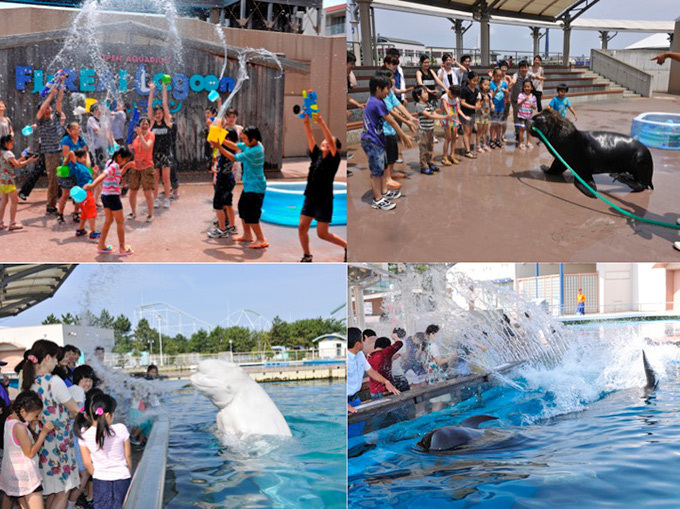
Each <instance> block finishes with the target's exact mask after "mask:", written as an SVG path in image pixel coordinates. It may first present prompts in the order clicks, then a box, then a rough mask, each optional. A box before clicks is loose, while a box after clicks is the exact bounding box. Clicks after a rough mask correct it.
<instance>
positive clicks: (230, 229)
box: [224, 226, 238, 235]
mask: <svg viewBox="0 0 680 509" xmlns="http://www.w3.org/2000/svg"><path fill="white" fill-rule="evenodd" d="M224 231H225V232H227V233H228V234H229V235H236V234H237V233H238V230H237V229H236V227H235V226H227V227H226V228H225V229H224Z"/></svg>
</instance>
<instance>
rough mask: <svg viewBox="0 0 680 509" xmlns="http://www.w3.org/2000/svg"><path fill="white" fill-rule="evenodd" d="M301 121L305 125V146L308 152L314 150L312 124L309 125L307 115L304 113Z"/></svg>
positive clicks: (314, 141) (314, 142)
mask: <svg viewBox="0 0 680 509" xmlns="http://www.w3.org/2000/svg"><path fill="white" fill-rule="evenodd" d="M303 123H304V125H305V135H306V136H307V147H308V148H309V151H310V152H314V147H316V140H315V139H314V134H312V126H310V125H309V115H305V118H304V120H303Z"/></svg>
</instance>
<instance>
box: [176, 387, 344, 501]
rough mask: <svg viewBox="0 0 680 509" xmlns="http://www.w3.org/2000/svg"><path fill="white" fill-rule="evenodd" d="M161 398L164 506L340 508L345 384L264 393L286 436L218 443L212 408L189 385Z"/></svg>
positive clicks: (275, 388)
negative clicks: (165, 443) (165, 441)
mask: <svg viewBox="0 0 680 509" xmlns="http://www.w3.org/2000/svg"><path fill="white" fill-rule="evenodd" d="M169 383H175V384H177V390H175V391H174V392H173V393H172V394H170V395H169V396H166V397H165V398H164V400H163V406H164V407H165V408H166V409H167V412H168V415H169V416H170V422H171V428H170V444H169V450H168V467H167V472H166V483H165V496H164V499H165V507H167V508H185V507H186V508H188V507H202V508H204V509H209V508H215V509H217V508H220V509H221V508H225V507H234V508H237V507H238V508H241V507H254V508H266V507H290V508H293V507H299V508H309V509H312V508H337V509H341V508H344V507H345V504H346V494H345V489H346V477H345V473H346V472H345V461H346V452H345V447H346V432H345V411H344V408H343V403H344V401H345V384H344V383H342V382H334V383H329V382H323V381H315V382H295V383H272V384H265V385H264V388H265V390H266V391H267V393H269V395H270V396H271V397H272V399H273V400H274V402H275V403H276V404H277V406H278V407H279V410H281V413H282V414H283V415H284V417H285V418H286V421H287V422H288V425H289V426H290V429H291V431H292V433H293V438H291V439H282V438H276V437H270V438H264V437H260V438H259V439H258V440H252V441H250V442H249V443H243V442H241V443H238V442H235V441H225V440H220V439H219V438H218V435H217V433H216V425H215V415H216V412H217V409H216V408H215V406H214V405H213V404H212V403H211V402H210V401H209V400H208V399H207V398H206V397H205V396H203V395H202V394H200V393H198V392H197V391H196V390H195V389H193V388H192V387H191V386H187V383H188V382H169Z"/></svg>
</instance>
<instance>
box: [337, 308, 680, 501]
mask: <svg viewBox="0 0 680 509" xmlns="http://www.w3.org/2000/svg"><path fill="white" fill-rule="evenodd" d="M570 329H571V330H572V331H573V332H574V333H575V334H574V345H573V348H572V349H570V350H569V351H568V352H566V354H565V356H564V357H563V359H562V360H561V362H560V364H559V365H558V366H554V367H552V368H550V369H548V368H543V369H539V368H532V367H521V368H519V369H518V370H517V371H516V372H514V373H513V374H512V375H511V376H510V379H509V380H507V382H506V383H504V382H499V383H495V384H488V386H485V387H483V389H482V390H481V391H480V392H479V393H478V394H477V395H476V396H474V397H471V398H469V399H468V400H465V401H462V402H460V403H458V404H457V405H455V406H453V407H450V408H447V409H445V410H441V411H439V412H434V413H431V414H429V415H425V416H422V417H419V418H417V419H414V420H410V421H404V422H401V423H399V424H396V425H393V426H390V427H387V428H384V429H381V430H379V431H374V432H371V433H368V434H366V435H363V436H358V437H354V438H350V440H349V447H350V450H353V451H354V454H355V455H356V457H354V458H350V459H349V465H348V485H349V505H350V507H387V506H390V507H404V508H406V507H409V508H411V507H453V508H467V507H483V508H494V509H504V508H508V509H510V508H518V507H522V508H546V507H550V508H572V507H581V508H605V507H607V508H610V507H617V508H618V507H635V508H639V507H655V508H666V507H667V508H677V507H680V493H679V492H678V488H677V465H678V457H679V455H680V443H679V442H678V441H677V437H678V436H679V435H680V420H679V419H678V418H677V416H678V415H679V414H680V349H678V348H677V347H676V346H673V345H672V344H664V346H656V344H654V345H650V343H649V342H648V341H646V340H645V338H646V337H649V338H652V339H654V340H661V339H663V338H674V340H680V321H675V320H665V321H659V322H638V323H613V324H602V325H579V326H573V327H572V328H570ZM642 348H644V349H645V351H646V352H647V355H648V357H649V358H650V362H652V364H653V366H654V368H655V369H656V370H657V371H658V372H659V374H660V377H661V383H660V386H659V387H658V389H656V390H655V391H654V392H652V393H647V392H645V391H644V390H642V388H641V387H642V386H643V385H644V381H645V378H644V372H643V368H642V361H641V349H642ZM478 414H490V415H493V416H496V417H499V420H498V421H492V422H490V423H486V424H484V425H483V426H482V427H484V428H493V432H492V433H490V434H489V436H490V437H492V439H490V440H487V441H485V442H482V443H480V444H479V445H476V446H474V447H469V448H466V449H463V450H459V451H458V452H457V453H456V454H453V455H429V454H425V453H423V452H421V451H420V450H418V449H417V448H416V447H415V445H416V443H417V442H418V441H419V440H420V439H421V438H422V436H423V435H424V434H425V433H426V432H427V431H429V430H431V429H434V428H437V427H441V426H448V425H453V424H458V423H459V422H461V421H462V420H464V419H465V418H467V417H470V416H472V415H478Z"/></svg>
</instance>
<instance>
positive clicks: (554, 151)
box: [531, 126, 680, 230]
mask: <svg viewBox="0 0 680 509" xmlns="http://www.w3.org/2000/svg"><path fill="white" fill-rule="evenodd" d="M531 130H532V131H536V132H537V133H538V135H539V136H540V137H541V140H543V142H544V143H545V146H546V147H548V150H549V151H550V153H551V154H552V155H553V156H555V157H556V158H557V159H558V160H559V161H560V162H561V163H562V164H563V165H564V166H566V167H567V169H568V170H570V171H571V173H572V174H573V175H574V177H576V178H577V179H578V181H579V182H581V184H583V185H584V186H585V188H586V189H587V190H588V191H590V192H591V193H593V195H595V196H596V197H598V198H599V199H600V200H602V201H603V202H605V203H606V204H607V205H609V206H610V207H612V208H613V209H614V210H617V211H619V212H620V213H621V214H623V215H624V216H627V217H630V218H632V219H635V220H637V221H642V222H644V223H650V224H656V225H658V226H664V227H666V228H675V229H676V230H680V225H679V224H675V223H665V222H663V221H656V220H654V219H648V218H646V217H642V216H636V215H635V214H633V213H631V212H628V211H627V210H623V209H622V208H621V207H619V206H617V205H614V204H613V203H612V202H610V201H609V200H607V199H606V198H605V197H604V196H602V195H601V194H600V193H598V192H597V191H595V189H593V188H592V187H590V186H589V185H588V183H587V182H586V181H585V180H583V179H582V178H581V176H580V175H579V174H578V173H576V172H575V171H574V170H573V168H572V167H571V166H569V164H567V162H566V161H565V160H564V159H563V158H562V156H561V155H560V154H559V153H558V152H557V150H555V147H553V146H552V145H551V144H550V142H549V141H548V139H547V138H546V137H545V135H544V134H543V133H542V132H541V131H540V129H537V128H536V127H534V126H531Z"/></svg>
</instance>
